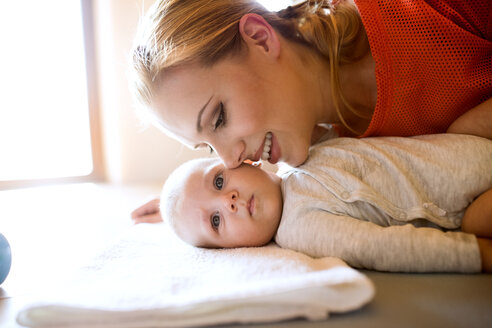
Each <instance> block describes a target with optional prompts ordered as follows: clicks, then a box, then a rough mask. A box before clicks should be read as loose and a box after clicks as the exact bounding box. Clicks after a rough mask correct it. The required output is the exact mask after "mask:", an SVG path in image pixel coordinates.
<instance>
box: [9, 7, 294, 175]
mask: <svg viewBox="0 0 492 328" xmlns="http://www.w3.org/2000/svg"><path fill="white" fill-rule="evenodd" d="M125 1H128V3H135V2H134V1H130V0H125ZM259 2H260V3H262V4H263V5H264V6H265V7H266V8H267V9H269V10H280V9H282V8H284V7H286V6H288V5H289V4H291V3H292V1H291V0H260V1H259ZM27 9H28V10H27ZM136 10H138V9H137V8H136ZM0 40H1V42H2V51H1V52H0V72H1V74H0V90H1V91H0V92H1V97H0V181H10V180H30V179H43V178H57V177H70V176H84V175H88V174H90V173H91V172H92V170H93V160H92V152H91V136H90V126H89V115H88V113H89V110H88V100H87V77H86V74H87V72H86V65H85V57H84V36H83V28H82V15H81V2H80V1H79V0H44V1H38V0H24V1H0ZM103 69H104V68H103ZM107 151H108V152H111V150H110V149H109V150H107Z"/></svg>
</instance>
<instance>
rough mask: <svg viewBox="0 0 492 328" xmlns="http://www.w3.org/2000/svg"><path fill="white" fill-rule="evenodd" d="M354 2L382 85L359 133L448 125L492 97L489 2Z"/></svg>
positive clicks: (408, 132) (416, 130)
mask: <svg viewBox="0 0 492 328" xmlns="http://www.w3.org/2000/svg"><path fill="white" fill-rule="evenodd" d="M355 2H356V4H357V7H358V8H359V11H360V14H361V17H362V21H363V23H364V27H365V28H366V31H367V35H368V38H369V43H370V46H371V52H372V55H373V57H374V60H375V62H376V81H377V88H378V99H377V104H376V108H375V110H374V115H373V117H372V120H371V123H370V125H369V127H368V129H367V130H366V132H365V133H364V134H363V135H362V136H361V137H367V136H376V135H397V136H411V135H418V134H428V133H440V132H445V131H446V130H447V128H448V127H449V125H450V124H451V123H452V122H453V121H454V120H456V119H457V118H458V117H459V116H461V115H462V114H463V113H464V112H466V111H467V110H469V109H471V108H473V107H475V106H477V105H478V104H480V103H482V102H483V101H485V100H487V99H489V98H490V97H492V42H491V41H490V40H491V39H492V12H491V10H492V1H490V0H485V1H483V0H468V1H464V0H461V1H459V0H454V1H449V0H448V1H443V0H441V1H439V0H427V1H423V0H392V1H384V0H355Z"/></svg>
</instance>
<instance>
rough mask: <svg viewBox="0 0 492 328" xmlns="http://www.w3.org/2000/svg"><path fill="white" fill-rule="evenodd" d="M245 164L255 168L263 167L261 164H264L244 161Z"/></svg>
mask: <svg viewBox="0 0 492 328" xmlns="http://www.w3.org/2000/svg"><path fill="white" fill-rule="evenodd" d="M243 163H244V164H248V165H251V166H255V167H261V164H262V163H261V161H258V162H253V161H251V160H249V159H246V160H244V162H243Z"/></svg>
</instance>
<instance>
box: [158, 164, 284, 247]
mask: <svg viewBox="0 0 492 328" xmlns="http://www.w3.org/2000/svg"><path fill="white" fill-rule="evenodd" d="M161 213H162V216H163V218H164V221H167V222H168V223H169V224H170V226H171V227H172V228H173V230H174V231H175V233H176V234H177V235H178V236H179V237H180V238H181V239H183V240H184V241H185V242H187V243H189V244H192V245H195V246H199V247H242V246H261V245H264V244H266V243H268V242H269V241H270V240H271V239H272V238H273V236H274V235H275V232H276V231H277V228H278V225H279V223H280V217H281V215H282V192H281V188H280V178H279V177H278V176H277V175H275V174H274V173H272V172H268V171H266V170H263V169H261V168H259V167H255V166H252V165H249V164H242V165H241V166H239V167H238V168H235V169H227V168H226V167H225V166H224V165H223V163H222V162H221V161H220V159H218V158H200V159H195V160H191V161H189V162H186V163H184V164H183V165H181V166H179V167H178V168H177V169H176V170H175V171H174V172H173V173H172V174H171V175H170V176H169V178H168V179H167V181H166V183H165V184H164V188H163V191H162V195H161Z"/></svg>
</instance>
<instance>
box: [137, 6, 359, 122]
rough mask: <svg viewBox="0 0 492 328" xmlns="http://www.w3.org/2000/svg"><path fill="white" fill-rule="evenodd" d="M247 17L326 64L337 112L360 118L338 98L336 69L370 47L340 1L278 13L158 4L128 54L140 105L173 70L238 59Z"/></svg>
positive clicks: (255, 8)
mask: <svg viewBox="0 0 492 328" xmlns="http://www.w3.org/2000/svg"><path fill="white" fill-rule="evenodd" d="M333 3H337V4H336V5H334V4H333ZM248 13H255V14H258V15H261V16H262V17H263V18H264V19H265V20H266V21H267V22H268V23H269V24H270V25H271V26H273V27H274V28H275V30H276V31H277V32H278V33H280V34H281V35H282V36H283V37H284V38H286V39H287V40H290V41H293V42H296V43H299V44H303V45H305V46H307V47H309V48H311V49H312V50H314V51H315V52H317V53H319V54H321V55H322V56H323V57H324V58H326V59H327V62H328V63H329V66H330V74H331V88H332V90H331V91H332V95H333V97H334V100H333V101H334V104H335V108H336V109H337V112H338V115H339V117H340V120H341V122H342V123H343V124H344V125H345V126H347V124H345V120H344V119H343V117H342V116H341V114H340V109H339V108H340V105H341V104H342V103H343V104H344V105H345V106H347V107H348V108H349V109H351V110H352V111H353V112H354V113H356V114H358V113H357V112H356V110H355V109H353V108H352V107H351V106H350V105H348V104H347V102H346V101H345V99H344V98H343V96H342V95H341V94H342V93H341V90H340V83H339V76H338V67H339V65H342V64H345V63H350V62H354V61H356V60H357V59H360V58H362V57H363V56H364V55H365V54H366V53H367V51H368V49H369V47H368V43H367V37H366V35H365V32H364V28H363V26H362V21H361V18H360V15H359V14H358V11H357V8H356V7H354V6H353V5H352V4H348V3H346V1H344V0H333V1H332V0H308V1H304V2H302V3H300V4H298V5H295V6H289V7H287V8H286V9H283V10H280V11H278V12H271V11H268V10H266V9H265V8H264V7H263V6H261V5H260V4H259V3H257V2H256V1H255V0H157V1H156V3H155V4H154V5H153V6H152V7H151V8H150V9H149V11H148V13H147V15H146V17H145V18H144V19H143V20H142V22H141V24H140V26H139V31H138V33H137V37H136V38H135V43H134V47H133V50H132V61H133V62H132V68H133V70H132V73H133V74H132V75H133V76H132V78H131V80H132V81H131V83H132V88H133V90H134V95H135V98H136V100H137V101H138V103H139V104H140V105H141V106H142V107H143V108H147V109H148V108H149V107H150V104H151V102H152V99H153V93H154V91H155V88H156V87H157V84H158V81H159V78H161V77H162V76H163V74H164V73H165V72H166V71H169V70H171V69H172V68H175V67H179V66H182V65H186V64H187V63H198V64H200V65H203V66H205V67H207V66H212V65H214V64H216V63H217V62H218V61H220V60H221V59H224V58H225V57H227V56H233V55H236V54H238V53H239V52H240V51H241V50H242V49H243V48H244V47H243V45H242V44H243V41H242V38H241V35H240V33H239V21H240V19H241V17H242V16H244V15H245V14H248ZM347 127H348V126H347ZM348 128H349V129H350V130H352V129H351V128H350V127H348ZM352 131H353V130H352Z"/></svg>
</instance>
